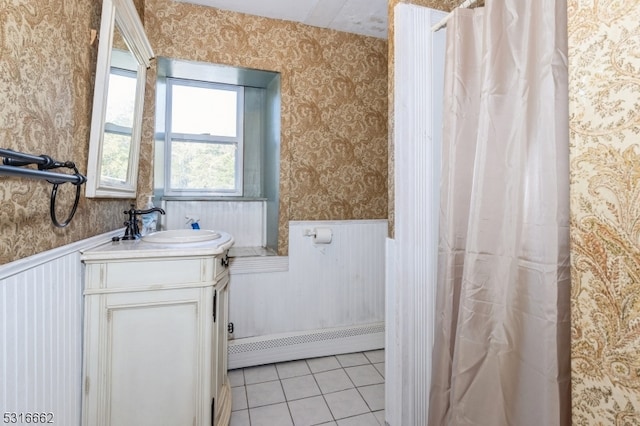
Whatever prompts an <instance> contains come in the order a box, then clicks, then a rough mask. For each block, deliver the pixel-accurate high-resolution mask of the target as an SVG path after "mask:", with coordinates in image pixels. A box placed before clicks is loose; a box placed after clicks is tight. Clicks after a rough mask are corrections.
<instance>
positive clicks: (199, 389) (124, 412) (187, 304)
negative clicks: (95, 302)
mask: <svg viewBox="0 0 640 426" xmlns="http://www.w3.org/2000/svg"><path fill="white" fill-rule="evenodd" d="M212 295H213V290H212V288H211V287H204V288H192V289H179V290H163V291H146V292H137V293H118V294H109V295H101V296H94V297H101V298H103V303H104V305H103V306H102V309H100V310H101V311H102V312H103V314H104V318H103V320H104V321H103V324H104V325H103V327H101V328H102V330H101V333H100V336H101V337H100V340H101V342H100V346H102V347H103V348H104V349H105V350H104V351H99V350H98V354H100V353H104V354H105V358H104V360H103V363H102V368H100V367H99V370H102V371H101V374H99V377H97V378H95V379H97V381H98V383H99V388H101V389H100V390H101V391H102V392H104V394H103V395H104V399H103V400H104V405H103V410H99V411H103V414H104V415H105V416H104V417H103V416H101V415H99V416H98V422H96V423H93V424H102V422H101V421H100V419H101V418H103V419H105V418H106V419H108V420H107V421H106V422H105V423H104V424H106V425H110V426H129V425H130V426H145V425H149V426H151V425H154V426H159V425H163V426H164V425H166V426H186V425H205V424H210V422H211V417H210V416H211V414H210V405H209V404H210V402H209V401H210V395H208V394H209V392H208V389H209V388H210V383H208V380H206V377H207V376H208V375H209V374H210V371H209V367H208V364H209V363H208V362H205V360H207V359H208V357H209V356H210V353H209V349H208V348H210V345H211V342H210V340H209V339H210V337H208V338H207V336H211V332H212V330H211V326H210V324H211V315H212V309H213V307H212ZM207 312H208V313H209V314H208V315H207ZM102 392H100V393H102ZM97 403H98V404H100V403H101V401H97Z"/></svg>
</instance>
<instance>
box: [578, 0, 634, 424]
mask: <svg viewBox="0 0 640 426" xmlns="http://www.w3.org/2000/svg"><path fill="white" fill-rule="evenodd" d="M639 23H640V3H638V2H637V1H636V0H621V1H617V0H615V1H614V0H595V1H590V2H581V1H578V0H570V1H569V70H570V76H569V77H570V120H571V121H570V126H571V221H572V224H571V225H572V235H571V242H572V248H571V250H572V251H571V255H572V354H571V357H572V400H573V401H572V402H573V424H575V425H638V424H640V224H639V222H638V218H639V217H640V146H639V143H640V25H639Z"/></svg>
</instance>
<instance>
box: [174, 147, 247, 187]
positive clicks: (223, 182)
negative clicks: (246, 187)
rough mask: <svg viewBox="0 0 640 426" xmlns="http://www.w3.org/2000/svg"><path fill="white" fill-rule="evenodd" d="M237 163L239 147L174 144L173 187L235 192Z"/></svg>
mask: <svg viewBox="0 0 640 426" xmlns="http://www.w3.org/2000/svg"><path fill="white" fill-rule="evenodd" d="M235 164H236V147H235V145H229V144H215V143H199V142H182V141H172V142H171V188H172V189H207V190H218V191H234V190H235V189H236V178H235Z"/></svg>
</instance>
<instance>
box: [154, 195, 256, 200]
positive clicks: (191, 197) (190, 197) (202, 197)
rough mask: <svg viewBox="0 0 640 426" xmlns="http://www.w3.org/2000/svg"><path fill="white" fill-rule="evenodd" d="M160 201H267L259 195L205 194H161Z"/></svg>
mask: <svg viewBox="0 0 640 426" xmlns="http://www.w3.org/2000/svg"><path fill="white" fill-rule="evenodd" d="M161 199H162V201H267V198H261V197H237V196H229V197H220V196H206V195H188V196H179V195H169V196H167V195H163V196H162V197H161Z"/></svg>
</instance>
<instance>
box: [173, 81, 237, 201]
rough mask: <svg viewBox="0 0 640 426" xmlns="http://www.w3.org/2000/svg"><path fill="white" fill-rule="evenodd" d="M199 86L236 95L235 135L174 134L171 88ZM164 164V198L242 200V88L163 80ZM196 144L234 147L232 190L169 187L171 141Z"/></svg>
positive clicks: (222, 84) (221, 84)
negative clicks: (164, 103)
mask: <svg viewBox="0 0 640 426" xmlns="http://www.w3.org/2000/svg"><path fill="white" fill-rule="evenodd" d="M174 85H179V86H189V87H200V88H203V89H214V90H226V91H231V92H235V93H236V99H237V102H236V136H235V137H229V136H218V135H210V134H192V133H176V132H173V129H172V123H173V121H172V108H173V86H174ZM165 114H166V115H165V141H164V142H165V147H164V148H165V161H164V192H165V195H167V196H215V197H241V196H242V195H243V191H244V190H243V188H244V183H243V176H244V86H240V85H234V84H224V83H213V82H208V81H200V80H192V79H187V78H177V77H167V78H166V111H165ZM174 141H175V142H196V143H205V144H212V145H233V146H235V147H236V156H235V165H234V180H235V188H234V189H223V188H214V189H207V188H173V187H172V186H171V169H172V166H173V165H172V161H171V145H172V143H173V142H174Z"/></svg>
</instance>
